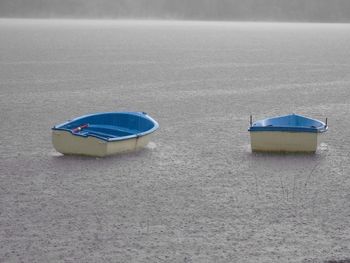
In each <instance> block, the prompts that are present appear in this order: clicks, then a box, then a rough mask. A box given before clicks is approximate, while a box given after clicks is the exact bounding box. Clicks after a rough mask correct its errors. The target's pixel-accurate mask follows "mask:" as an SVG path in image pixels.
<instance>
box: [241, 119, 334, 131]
mask: <svg viewBox="0 0 350 263" xmlns="http://www.w3.org/2000/svg"><path fill="white" fill-rule="evenodd" d="M293 115H294V116H298V117H301V118H305V119H308V120H312V121H314V122H316V123H317V124H320V125H319V126H317V127H316V126H296V125H262V124H261V123H265V122H267V121H269V120H271V119H278V118H283V117H285V118H287V117H289V116H293ZM255 125H257V126H255ZM327 130H328V125H326V124H325V123H324V122H322V121H320V120H317V119H313V118H309V117H305V116H303V115H297V114H290V115H282V116H276V117H271V118H266V119H263V120H258V121H255V122H254V123H253V124H252V125H251V126H250V127H249V129H248V131H249V132H264V131H271V132H274V131H276V132H308V133H323V132H326V131H327Z"/></svg>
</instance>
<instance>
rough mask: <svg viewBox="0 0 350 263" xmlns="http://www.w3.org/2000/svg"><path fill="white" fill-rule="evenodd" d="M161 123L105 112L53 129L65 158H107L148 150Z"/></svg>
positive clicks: (146, 117)
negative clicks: (123, 153)
mask: <svg viewBox="0 0 350 263" xmlns="http://www.w3.org/2000/svg"><path fill="white" fill-rule="evenodd" d="M158 128H159V125H158V123H157V122H156V121H155V120H154V119H152V118H151V117H150V116H149V115H148V114H147V113H145V112H102V113H95V114H90V115H85V116H81V117H78V118H75V119H73V120H70V121H68V122H65V123H62V124H59V125H55V126H54V127H53V128H52V144H53V146H54V148H55V149H56V150H57V151H58V152H60V153H62V154H67V155H70V154H78V155H87V156H97V157H103V156H107V155H112V154H117V153H122V152H128V151H133V150H138V149H140V148H142V147H145V146H146V145H147V144H148V142H149V140H150V137H151V134H152V133H153V132H154V131H155V130H157V129H158Z"/></svg>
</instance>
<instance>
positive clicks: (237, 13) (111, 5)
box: [0, 0, 350, 23]
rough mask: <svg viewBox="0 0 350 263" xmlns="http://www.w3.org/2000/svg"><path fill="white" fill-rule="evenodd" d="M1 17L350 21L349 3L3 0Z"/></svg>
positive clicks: (320, 0)
mask: <svg viewBox="0 0 350 263" xmlns="http://www.w3.org/2000/svg"><path fill="white" fill-rule="evenodd" d="M0 17H1V18H71V19H72V18H78V19H141V20H142V19H152V20H200V21H267V22H272V21H279V22H331V23H332V22H342V23H344V22H346V23H348V22H350V1H346V0H334V1H328V0H308V1H305V0H304V1H303V0H289V1H287V0H264V1H261V0H260V1H259V0H247V1H244V2H242V1H239V0H231V1H228V0H222V1H219V0H217V1H214V0H190V1H186V0H178V1H176V2H174V1H166V0H148V1H146V0H138V1H129V0H119V1H112V0H101V1H99V2H96V1H93V0H66V1H59V0H46V1H44V0H3V1H1V2H0Z"/></svg>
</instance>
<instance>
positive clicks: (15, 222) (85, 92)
mask: <svg viewBox="0 0 350 263" xmlns="http://www.w3.org/2000/svg"><path fill="white" fill-rule="evenodd" d="M0 39H1V41H0V90H1V93H0V117H1V125H0V136H1V137H0V138H1V141H0V142H1V148H0V180H1V187H0V200H1V201H0V202H1V203H0V204H1V206H0V209H1V210H0V214H1V216H0V233H1V239H0V244H1V245H0V261H4V262H20V261H26V262H35V261H39V262H60V261H66V262H70V261H71V262H88V261H89V262H97V261H99V262H108V261H110V262H115V261H118V262H162V261H166V262H171V261H175V262H191V261H193V262H310V260H313V261H312V262H323V261H324V260H327V259H344V258H349V257H350V248H349V244H350V239H349V236H350V206H349V204H350V195H349V187H350V179H349V171H350V161H349V157H350V156H349V149H350V139H349V136H348V135H349V134H350V128H349V127H350V119H349V116H350V90H349V84H350V62H349V61H350V45H349V43H350V25H345V24H344V25H340V24H338V25H337V24H334V25H328V24H256V23H199V22H187V23H183V22H153V21H148V22H130V21H119V22H116V21H100V22H97V21H66V20H61V21H59V20H0ZM113 110H132V111H133V110H135V111H146V112H148V113H149V114H150V115H151V116H152V117H154V118H155V119H156V120H157V121H158V122H159V123H160V126H161V129H160V130H159V131H158V132H157V133H156V134H155V136H154V138H153V141H152V142H151V143H150V145H149V146H148V147H147V148H146V149H145V150H143V151H140V152H137V153H131V154H126V155H121V156H114V157H110V158H105V159H96V158H82V157H65V156H61V155H60V154H58V153H56V152H55V151H54V150H53V148H52V145H51V141H50V140H51V137H50V135H51V134H50V128H51V127H52V126H53V125H54V124H57V123H60V122H63V121H65V120H67V119H70V118H73V117H77V116H79V115H83V114H86V113H92V112H99V111H113ZM292 112H295V113H299V114H304V115H307V116H311V117H314V118H319V119H324V118H326V117H328V122H329V128H330V129H329V132H328V133H327V135H326V136H325V138H324V142H323V144H322V145H321V147H320V150H319V151H318V152H317V154H315V155H268V154H252V153H251V152H250V149H249V134H248V132H247V128H248V125H249V115H250V114H253V117H254V119H259V118H264V117H268V116H274V115H280V114H287V113H292ZM308 260H309V261H308Z"/></svg>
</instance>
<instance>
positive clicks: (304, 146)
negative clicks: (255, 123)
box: [250, 131, 321, 152]
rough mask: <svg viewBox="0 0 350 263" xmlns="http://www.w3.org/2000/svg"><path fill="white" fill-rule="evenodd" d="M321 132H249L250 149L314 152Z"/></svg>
mask: <svg viewBox="0 0 350 263" xmlns="http://www.w3.org/2000/svg"><path fill="white" fill-rule="evenodd" d="M320 135H321V133H312V132H279V131H254V132H250V140H251V147H252V151H262V152H315V151H316V150H317V146H318V145H319V141H320V138H319V137H320Z"/></svg>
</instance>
